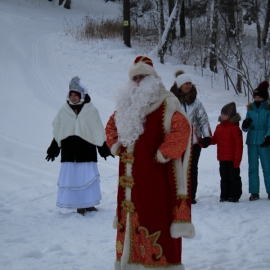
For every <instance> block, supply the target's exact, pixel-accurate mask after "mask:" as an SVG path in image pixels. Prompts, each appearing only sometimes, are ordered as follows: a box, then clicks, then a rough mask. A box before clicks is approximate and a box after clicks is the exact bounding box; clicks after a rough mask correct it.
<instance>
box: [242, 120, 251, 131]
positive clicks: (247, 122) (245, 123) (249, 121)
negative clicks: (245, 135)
mask: <svg viewBox="0 0 270 270" xmlns="http://www.w3.org/2000/svg"><path fill="white" fill-rule="evenodd" d="M251 123H252V119H251V118H246V119H245V120H244V121H243V123H242V128H245V129H246V128H249V126H250V124H251Z"/></svg>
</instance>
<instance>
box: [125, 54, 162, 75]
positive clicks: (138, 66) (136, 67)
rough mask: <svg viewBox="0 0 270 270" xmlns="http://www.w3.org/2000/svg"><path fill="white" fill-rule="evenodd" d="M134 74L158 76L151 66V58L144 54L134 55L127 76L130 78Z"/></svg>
mask: <svg viewBox="0 0 270 270" xmlns="http://www.w3.org/2000/svg"><path fill="white" fill-rule="evenodd" d="M136 75H154V76H155V77H156V78H159V76H158V74H157V72H156V71H155V69H154V67H153V62H152V60H151V59H150V58H148V57H146V56H138V57H136V59H135V60H134V63H133V65H132V66H131V67H130V70H129V73H128V76H129V78H130V79H131V80H132V78H133V77H134V76H136Z"/></svg>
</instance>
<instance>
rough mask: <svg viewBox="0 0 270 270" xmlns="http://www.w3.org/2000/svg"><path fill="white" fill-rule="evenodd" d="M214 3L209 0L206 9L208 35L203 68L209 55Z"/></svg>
mask: <svg viewBox="0 0 270 270" xmlns="http://www.w3.org/2000/svg"><path fill="white" fill-rule="evenodd" d="M212 3H213V0H208V3H207V9H206V14H207V20H206V36H205V40H206V42H205V46H204V58H203V61H202V68H206V62H207V59H208V57H209V52H208V51H209V42H208V41H209V37H210V23H211V15H212V10H211V7H212Z"/></svg>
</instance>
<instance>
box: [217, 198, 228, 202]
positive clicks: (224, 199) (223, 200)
mask: <svg viewBox="0 0 270 270" xmlns="http://www.w3.org/2000/svg"><path fill="white" fill-rule="evenodd" d="M219 201H220V202H227V201H228V199H227V198H220V200H219Z"/></svg>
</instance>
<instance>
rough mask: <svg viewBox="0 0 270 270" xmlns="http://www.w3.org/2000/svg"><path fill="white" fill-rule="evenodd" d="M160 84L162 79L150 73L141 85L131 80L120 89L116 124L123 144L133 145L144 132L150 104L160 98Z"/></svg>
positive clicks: (119, 139) (119, 138)
mask: <svg viewBox="0 0 270 270" xmlns="http://www.w3.org/2000/svg"><path fill="white" fill-rule="evenodd" d="M160 84H161V81H160V79H157V78H155V77H154V76H153V75H148V76H146V77H145V78H144V79H142V80H141V82H140V83H139V85H138V84H137V83H136V82H134V81H132V80H129V81H128V82H127V83H126V84H125V85H124V86H123V87H122V88H121V89H120V91H119V93H118V96H117V100H116V114H115V124H116V127H117V132H118V141H119V142H120V143H121V144H122V145H123V146H125V147H129V146H131V145H133V144H134V143H135V141H136V140H137V139H138V138H139V136H140V135H141V134H143V132H144V126H143V124H144V122H145V120H146V115H147V114H148V109H149V106H150V105H151V104H152V103H155V102H156V101H158V100H159V94H158V93H159V89H160Z"/></svg>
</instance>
